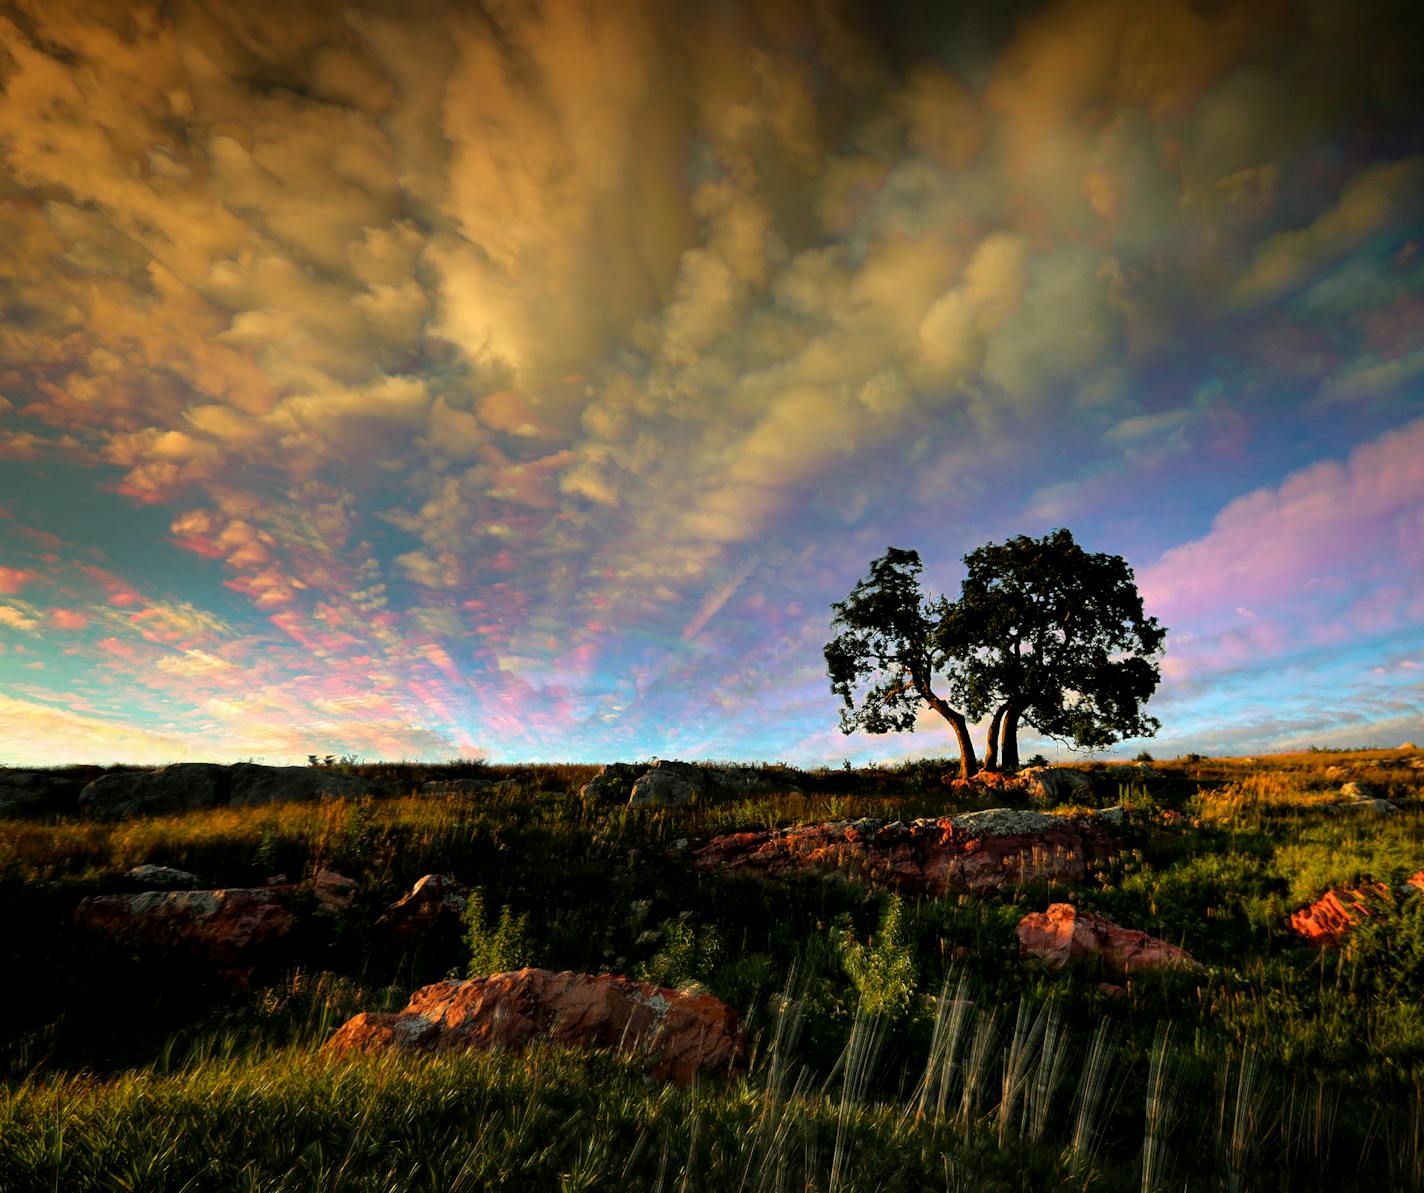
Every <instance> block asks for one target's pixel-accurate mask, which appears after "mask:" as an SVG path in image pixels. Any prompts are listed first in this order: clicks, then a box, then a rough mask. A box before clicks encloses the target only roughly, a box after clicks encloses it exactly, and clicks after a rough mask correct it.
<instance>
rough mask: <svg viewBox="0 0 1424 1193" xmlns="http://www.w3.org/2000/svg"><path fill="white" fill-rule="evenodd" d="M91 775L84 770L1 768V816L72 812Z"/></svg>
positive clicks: (77, 804)
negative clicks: (76, 771)
mask: <svg viewBox="0 0 1424 1193" xmlns="http://www.w3.org/2000/svg"><path fill="white" fill-rule="evenodd" d="M89 778H90V774H89V773H86V772H84V771H80V772H78V773H75V772H72V771H46V770H0V816H33V815H43V814H46V813H52V812H73V811H74V810H75V809H76V808H77V807H78V806H79V792H80V791H81V790H82V789H83V787H84V784H85V783H86V782H88V781H89Z"/></svg>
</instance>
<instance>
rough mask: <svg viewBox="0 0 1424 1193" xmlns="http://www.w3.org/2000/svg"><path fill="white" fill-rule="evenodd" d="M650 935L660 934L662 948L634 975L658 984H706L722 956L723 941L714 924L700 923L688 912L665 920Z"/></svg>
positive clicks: (676, 985) (639, 967) (641, 965)
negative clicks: (700, 924)
mask: <svg viewBox="0 0 1424 1193" xmlns="http://www.w3.org/2000/svg"><path fill="white" fill-rule="evenodd" d="M648 935H650V936H656V937H660V938H661V940H662V948H660V949H659V950H658V951H657V952H656V953H654V954H653V956H651V957H650V958H648V960H646V961H644V962H643V963H642V964H640V965H639V966H638V967H637V969H636V970H635V971H634V976H635V977H637V978H639V979H640V980H642V981H644V982H652V983H653V984H654V985H657V986H673V987H678V986H686V985H688V984H689V983H692V982H697V983H699V984H705V983H706V982H707V980H708V979H709V978H710V977H711V976H712V972H713V970H715V969H716V968H717V963H718V961H719V960H720V959H721V956H722V941H721V938H720V937H719V936H718V935H717V929H716V928H715V927H714V926H713V925H711V924H703V925H702V926H700V927H699V926H698V925H697V924H696V923H695V922H694V921H693V919H692V917H691V916H690V915H688V914H683V915H680V916H677V917H676V918H674V919H670V920H665V921H664V922H663V923H662V925H661V926H660V927H658V928H656V929H653V930H652V932H650V933H649V934H648Z"/></svg>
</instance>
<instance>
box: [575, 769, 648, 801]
mask: <svg viewBox="0 0 1424 1193" xmlns="http://www.w3.org/2000/svg"><path fill="white" fill-rule="evenodd" d="M647 769H648V768H647V767H646V766H638V765H635V764H634V763H631V762H610V763H609V764H608V765H607V766H605V767H604V768H603V769H602V770H601V771H599V772H598V774H596V775H594V776H593V778H592V779H590V780H589V781H588V782H587V783H585V784H584V785H583V786H582V787H581V788H579V795H580V796H581V797H582V798H583V799H584V800H585V801H586V802H588V803H595V804H611V803H619V804H625V803H627V802H628V796H629V794H630V793H631V792H632V790H633V784H634V783H636V782H637V781H638V779H639V777H640V776H641V775H642V774H643V772H644V771H646V770H647Z"/></svg>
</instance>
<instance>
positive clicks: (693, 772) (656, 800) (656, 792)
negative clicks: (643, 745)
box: [628, 758, 708, 808]
mask: <svg viewBox="0 0 1424 1193" xmlns="http://www.w3.org/2000/svg"><path fill="white" fill-rule="evenodd" d="M707 788H708V782H707V779H706V778H705V777H704V776H703V775H702V774H700V773H699V768H698V767H695V766H693V765H692V764H691V763H687V762H671V761H668V760H666V759H662V758H660V759H658V760H657V761H656V762H654V763H653V764H652V766H650V767H649V768H648V769H647V771H645V772H644V774H643V776H642V778H640V779H639V780H638V781H637V782H636V783H634V784H633V791H632V793H631V794H630V795H629V797H628V806H629V807H630V808H646V807H650V806H651V807H661V808H676V807H679V806H681V805H682V804H686V803H691V802H692V800H694V799H696V798H697V797H699V796H702V795H704V794H706V792H707Z"/></svg>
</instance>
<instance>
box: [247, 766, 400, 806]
mask: <svg viewBox="0 0 1424 1193" xmlns="http://www.w3.org/2000/svg"><path fill="white" fill-rule="evenodd" d="M226 769H227V771H228V801H227V802H228V803H230V804H231V805H232V806H233V807H235V808H248V807H253V806H255V805H258V804H287V803H299V802H302V801H305V800H316V799H338V798H342V797H345V798H348V799H349V798H354V797H358V796H363V795H377V794H379V793H380V792H381V791H382V790H384V788H383V786H382V784H380V783H378V782H376V781H375V780H374V779H367V778H363V777H362V776H361V775H346V774H342V773H341V772H340V771H332V770H323V769H321V768H320V767H316V766H259V765H258V764H257V763H254V762H238V763H235V764H234V765H233V766H230V767H227V768H226Z"/></svg>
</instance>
